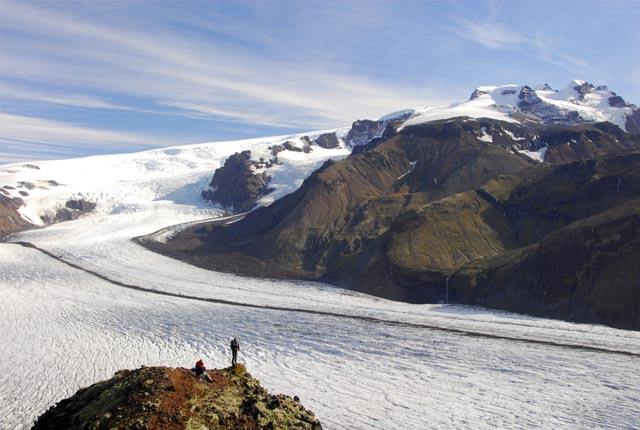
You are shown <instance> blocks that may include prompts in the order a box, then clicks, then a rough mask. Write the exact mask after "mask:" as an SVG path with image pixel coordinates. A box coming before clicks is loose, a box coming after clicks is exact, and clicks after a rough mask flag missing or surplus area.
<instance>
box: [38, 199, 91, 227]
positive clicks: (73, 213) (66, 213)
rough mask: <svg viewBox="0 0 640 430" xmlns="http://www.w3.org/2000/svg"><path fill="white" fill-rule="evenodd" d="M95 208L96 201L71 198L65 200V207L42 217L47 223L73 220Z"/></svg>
mask: <svg viewBox="0 0 640 430" xmlns="http://www.w3.org/2000/svg"><path fill="white" fill-rule="evenodd" d="M95 208H96V203H95V202H92V201H89V200H85V199H70V200H67V201H66V202H65V205H64V207H61V208H59V209H56V210H54V211H52V212H51V213H49V214H46V215H42V216H41V217H40V218H42V221H43V222H44V223H45V224H54V223H57V222H64V221H71V220H74V219H78V218H79V217H80V216H82V215H84V214H86V213H89V212H91V211H93V210H94V209H95Z"/></svg>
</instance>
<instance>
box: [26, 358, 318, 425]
mask: <svg viewBox="0 0 640 430" xmlns="http://www.w3.org/2000/svg"><path fill="white" fill-rule="evenodd" d="M209 375H210V376H211V379H212V382H207V381H205V380H203V379H199V378H197V377H196V376H195V375H194V373H193V372H192V371H190V370H187V369H174V368H167V367H142V368H140V369H137V370H122V371H119V372H117V373H116V374H115V375H114V376H113V378H111V379H109V380H107V381H102V382H98V383H96V384H94V385H92V386H90V387H87V388H82V389H81V390H80V391H78V392H77V393H76V394H75V395H73V396H72V397H70V398H68V399H65V400H62V401H60V402H59V403H58V404H56V405H55V406H53V407H51V408H50V409H49V410H48V411H46V412H45V413H44V414H43V415H41V416H40V417H39V418H38V419H37V420H36V422H35V424H34V426H33V429H34V430H45V429H51V430H53V429H65V430H74V429H78V430H80V429H88V428H91V429H96V430H99V429H139V430H145V429H148V430H153V429H166V430H173V429H176V430H177V429H196V428H216V429H220V430H224V429H239V428H243V429H273V430H277V429H282V430H284V429H291V428H297V429H308V430H320V429H322V425H321V424H320V422H319V421H318V420H317V419H316V418H315V416H314V414H313V412H311V411H308V410H306V409H305V408H304V407H303V406H302V404H300V402H299V400H298V399H297V397H296V398H291V397H289V396H285V395H282V394H278V395H272V394H269V393H268V392H267V391H266V390H265V389H264V388H262V387H261V386H260V382H259V381H258V380H256V379H254V378H252V377H251V375H249V374H248V373H247V372H246V369H245V368H244V366H243V365H241V364H238V365H236V366H234V367H229V368H227V369H223V370H211V371H209Z"/></svg>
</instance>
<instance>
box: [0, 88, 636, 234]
mask: <svg viewBox="0 0 640 430" xmlns="http://www.w3.org/2000/svg"><path fill="white" fill-rule="evenodd" d="M459 116H466V117H470V118H492V119H496V120H500V121H506V122H511V123H514V124H521V125H523V126H528V125H529V124H532V123H542V124H564V125H574V124H579V123H589V122H601V121H609V122H612V123H613V124H616V125H617V126H619V127H620V128H621V129H622V130H627V131H630V132H634V130H636V128H638V131H640V127H638V126H640V121H637V118H636V117H638V118H640V110H639V109H637V108H636V107H635V105H631V104H628V103H626V102H625V101H624V99H622V98H621V97H620V96H618V95H616V94H615V93H614V92H613V91H610V90H608V89H607V87H605V86H599V87H594V86H593V85H591V84H589V83H587V82H584V81H578V80H576V81H573V82H571V83H570V84H568V85H567V86H566V87H565V88H564V89H562V90H560V91H555V90H553V89H551V88H550V87H549V86H548V85H541V86H538V87H536V88H535V89H532V88H531V87H529V86H526V85H524V86H518V85H503V86H492V87H490V86H487V87H480V88H477V89H476V90H475V91H474V92H473V93H472V95H471V97H470V99H469V100H466V101H463V102H459V103H454V104H452V105H450V106H446V107H433V108H414V109H407V110H403V111H398V112H393V113H391V114H388V115H385V116H383V117H381V118H379V119H378V120H357V121H354V122H353V124H352V126H351V127H345V128H340V129H335V130H325V131H319V132H309V133H301V134H298V135H289V136H275V137H268V138H258V139H248V140H241V141H231V142H213V143H205V144H198V145H188V146H178V147H172V148H163V149H157V150H151V151H145V152H140V153H136V154H127V155H108V156H96V157H87V158H81V159H72V160H60V161H42V162H37V163H16V164H10V165H5V166H2V168H1V169H0V193H2V195H3V196H2V197H3V198H4V199H10V200H11V201H12V202H11V204H12V205H15V206H18V208H19V209H18V210H19V213H20V215H21V217H22V218H23V219H24V220H26V221H28V222H29V223H31V224H34V225H44V224H46V223H49V222H52V221H56V220H58V221H60V220H64V219H69V218H72V217H75V216H78V215H79V214H81V213H82V212H83V210H82V208H83V207H85V206H86V205H87V204H89V207H90V209H94V208H93V205H95V210H97V211H102V212H112V213H120V212H126V211H130V210H132V208H134V207H136V206H139V205H147V204H148V202H150V201H158V200H162V199H164V198H167V199H169V200H171V201H173V202H174V203H185V204H186V205H187V206H186V207H193V206H194V205H195V206H201V205H202V202H201V201H200V200H201V197H200V194H201V193H202V192H203V191H204V192H205V193H210V192H212V191H215V187H210V184H209V183H208V182H209V181H210V179H211V178H210V176H211V174H212V172H214V171H215V170H216V169H218V168H220V167H222V166H223V165H224V163H225V160H227V159H228V157H230V156H231V155H233V154H234V153H240V152H242V151H250V156H249V158H250V160H251V161H250V164H251V166H250V169H251V171H252V172H253V173H254V174H256V175H260V174H262V175H263V176H264V177H265V178H267V180H266V181H265V182H266V184H265V189H267V188H268V190H269V193H262V194H260V195H259V196H258V197H257V199H256V203H257V205H258V206H263V205H268V204H271V203H272V202H274V201H275V200H277V199H278V198H280V197H282V196H284V195H286V194H289V193H291V192H293V191H294V190H295V189H297V188H298V187H299V186H300V185H301V184H302V181H303V180H304V178H306V177H307V176H308V175H309V174H310V173H311V172H313V171H314V170H315V169H316V168H318V167H319V166H320V165H321V164H322V163H323V162H324V161H326V160H328V159H334V160H335V159H341V158H344V157H346V156H347V155H348V154H349V153H350V152H351V151H352V150H353V148H354V147H358V146H360V147H361V146H363V145H365V144H367V143H368V142H370V141H371V140H373V139H380V138H382V137H383V136H384V135H385V130H387V131H388V134H389V135H390V134H392V133H394V132H395V131H396V130H402V129H403V128H405V127H409V126H412V125H417V124H422V123H425V122H430V121H436V120H440V119H447V118H453V117H459ZM634 121H636V122H634ZM504 133H511V132H510V131H509V130H506V131H504ZM484 138H485V139H489V138H490V136H488V135H486V136H485V137H484ZM513 138H514V140H515V141H516V145H515V146H514V150H519V151H521V152H523V153H525V154H527V155H529V156H530V157H532V158H534V159H538V160H541V161H542V160H544V153H545V152H546V150H547V144H546V143H544V142H540V141H539V139H538V137H537V135H535V134H533V133H531V134H530V135H529V136H515V135H514V136H513ZM114 178H117V182H115V184H114ZM125 183H126V184H128V185H127V186H124V184H125ZM144 184H153V185H144ZM209 195H210V194H209ZM82 202H86V203H82ZM78 207H80V209H78ZM8 217H11V215H7V216H6V217H5V218H6V219H7V221H6V222H7V223H9V224H11V223H14V224H16V226H18V223H16V222H15V220H10V219H9V218H8ZM19 227H20V228H22V225H20V226H19Z"/></svg>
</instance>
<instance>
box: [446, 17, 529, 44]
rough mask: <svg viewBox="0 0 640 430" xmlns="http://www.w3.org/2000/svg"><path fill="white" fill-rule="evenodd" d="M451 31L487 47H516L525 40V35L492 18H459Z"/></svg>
mask: <svg viewBox="0 0 640 430" xmlns="http://www.w3.org/2000/svg"><path fill="white" fill-rule="evenodd" d="M456 21H457V26H456V28H454V29H453V32H454V33H456V34H458V35H459V36H462V37H464V38H465V39H468V40H470V41H472V42H475V43H479V44H481V45H483V46H486V47H487V48H492V49H505V48H512V47H517V46H519V45H521V44H522V43H524V42H525V41H526V39H525V37H524V36H522V35H520V34H518V33H516V32H514V31H512V30H510V29H508V28H507V27H505V26H503V25H501V24H498V23H496V22H495V21H493V20H487V21H482V22H473V21H469V20H467V19H463V18H459V19H457V20H456Z"/></svg>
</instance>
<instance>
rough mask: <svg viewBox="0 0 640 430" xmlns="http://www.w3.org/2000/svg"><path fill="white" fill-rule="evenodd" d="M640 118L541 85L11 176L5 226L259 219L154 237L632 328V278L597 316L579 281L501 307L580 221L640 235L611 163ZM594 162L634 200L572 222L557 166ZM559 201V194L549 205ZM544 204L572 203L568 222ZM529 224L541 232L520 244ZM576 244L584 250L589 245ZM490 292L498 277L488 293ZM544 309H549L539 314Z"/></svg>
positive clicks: (614, 102) (359, 283)
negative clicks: (499, 192) (325, 126)
mask: <svg viewBox="0 0 640 430" xmlns="http://www.w3.org/2000/svg"><path fill="white" fill-rule="evenodd" d="M638 112H639V110H638V109H637V107H635V106H634V105H631V104H629V103H627V102H626V101H624V99H622V98H621V97H620V96H618V95H617V94H615V93H614V92H612V91H610V90H608V89H607V88H606V87H604V86H599V87H595V86H593V85H591V84H588V83H586V82H583V81H574V82H572V83H570V84H569V85H567V86H566V87H565V88H564V89H562V90H560V91H555V90H552V89H551V88H549V86H546V85H543V86H539V87H534V88H532V87H529V86H526V85H523V86H516V85H506V86H496V87H480V88H478V89H476V90H475V91H474V92H473V93H472V95H471V97H470V98H469V100H466V101H463V102H460V103H456V104H453V105H451V106H446V107H437V108H415V109H408V110H404V111H400V112H394V113H392V114H389V115H386V116H384V117H382V118H380V119H378V120H358V121H355V122H354V123H353V124H352V126H351V127H350V128H343V129H337V130H323V131H318V132H310V133H304V134H298V135H288V136H276V137H271V138H262V139H250V140H246V141H238V142H226V143H225V142H223V143H207V144H200V145H190V146H184V147H175V148H164V149H160V150H153V151H146V152H141V153H137V154H127V155H114V156H102V157H88V158H85V159H77V160H64V161H55V162H54V161H52V162H38V163H36V164H15V165H9V166H4V170H2V171H1V172H0V188H1V189H2V193H3V195H4V197H5V198H4V199H3V201H2V204H3V208H4V213H6V214H7V215H6V217H5V220H6V221H5V223H4V224H3V228H11V229H14V230H15V229H22V228H26V227H28V226H29V225H28V224H27V225H21V226H16V225H15V223H13V221H12V220H14V219H16V214H19V215H20V216H21V217H22V220H23V221H26V222H28V223H30V224H32V225H34V226H41V225H46V224H48V223H52V222H59V221H64V220H66V219H74V218H76V217H79V216H82V215H83V214H85V213H87V211H93V212H99V213H103V214H105V213H106V214H113V215H118V214H122V213H137V212H139V211H142V210H144V209H145V208H146V209H150V208H153V210H154V212H155V213H156V218H157V220H156V221H157V223H156V224H157V225H158V228H162V227H166V225H167V224H168V223H171V220H169V219H167V221H166V223H167V224H162V223H161V222H160V221H161V220H162V219H163V218H162V217H163V216H165V215H166V216H167V217H169V216H171V215H170V214H171V213H175V210H176V208H179V210H180V211H181V213H185V214H188V217H187V218H186V219H187V221H193V222H197V221H199V220H202V219H204V218H207V217H209V218H212V217H220V215H222V214H224V213H225V212H228V211H234V212H244V211H247V210H250V212H249V213H247V214H244V215H241V216H240V218H242V219H240V220H238V218H237V217H236V218H233V219H234V222H233V223H230V224H229V225H221V222H223V221H220V220H216V221H215V222H214V223H209V224H208V223H197V224H189V223H187V224H185V225H181V226H176V227H175V228H172V229H169V230H166V232H167V234H165V235H163V236H162V237H161V240H160V241H154V240H144V241H143V242H144V244H145V245H146V246H149V247H151V248H153V249H154V250H157V251H160V252H163V253H166V254H168V255H171V256H173V257H176V258H179V259H182V260H185V261H188V262H190V263H193V264H196V265H198V266H201V267H205V268H208V269H216V270H222V271H228V272H233V273H239V274H243V275H252V276H261V277H278V278H289V277H293V278H302V279H312V280H321V281H325V282H329V283H332V284H334V285H338V286H341V287H345V288H349V289H354V290H358V291H363V292H366V293H369V294H374V295H378V296H381V297H386V298H390V299H394V300H402V301H408V302H417V303H424V302H441V301H445V300H448V299H451V300H455V301H456V302H460V303H470V304H483V305H485V306H494V307H497V308H501V309H511V310H517V311H518V312H525V313H531V314H536V315H543V316H554V317H558V318H566V319H571V320H575V321H591V322H605V323H607V324H611V325H616V326H620V327H634V326H636V325H637V324H638V323H637V316H636V315H637V311H635V310H633V309H635V308H634V306H636V305H635V304H634V303H635V302H633V301H630V302H629V303H631V305H630V308H629V309H631V310H624V312H623V314H624V315H622V316H620V317H615V315H617V314H618V311H617V310H616V309H617V307H616V306H618V302H619V298H620V297H623V296H624V295H623V296H616V294H617V293H616V292H617V291H620V288H623V289H624V288H627V287H628V288H630V291H635V290H634V288H635V285H636V284H635V283H633V282H635V279H636V278H634V277H633V276H632V278H630V279H631V281H629V282H627V281H626V280H624V279H626V278H621V277H619V279H620V280H619V281H616V282H613V284H615V285H618V284H620V285H622V284H624V285H623V286H616V287H615V288H613V289H610V290H607V293H606V296H607V298H608V300H609V298H610V297H614V296H615V297H618V298H616V299H615V300H612V303H609V304H608V305H607V306H608V307H605V308H603V309H601V310H596V308H597V306H599V305H598V304H597V303H595V304H594V306H595V307H594V306H591V305H585V303H591V302H592V301H597V302H598V303H600V302H602V299H601V298H597V297H596V296H594V297H596V298H589V297H587V296H590V295H592V294H596V291H599V289H598V288H595V287H594V285H595V284H594V282H595V283H597V282H600V281H597V282H596V281H595V280H594V279H595V278H593V276H592V277H589V276H585V277H582V278H580V279H582V280H581V281H580V282H582V284H580V282H578V283H574V284H572V285H571V286H570V287H568V288H569V291H570V292H571V294H562V295H561V296H562V297H556V298H554V299H553V300H551V299H552V298H553V297H555V296H554V295H553V294H551V295H549V294H548V293H547V294H546V295H542V296H540V297H538V296H535V294H534V295H533V296H531V295H526V294H520V295H518V294H515V295H514V294H505V291H515V290H514V289H513V288H511V287H510V288H508V289H507V288H506V287H504V285H503V284H504V283H508V282H509V279H510V278H509V277H507V276H506V275H505V276H502V277H497V278H493V277H492V276H494V275H495V276H498V274H506V273H511V272H509V270H516V269H515V268H514V267H516V266H514V265H513V264H515V262H516V261H518V262H520V263H521V265H520V266H517V267H520V268H522V269H523V270H522V271H521V272H519V273H532V274H533V273H537V272H536V271H545V270H546V269H545V268H546V267H547V266H544V265H543V266H541V264H542V263H540V261H541V259H543V257H542V256H543V255H551V254H549V253H548V252H547V254H541V253H542V252H543V251H545V250H547V251H548V248H545V246H544V245H545V244H546V243H552V242H545V241H547V240H548V241H551V240H552V239H553V238H557V237H565V238H566V237H567V236H562V235H563V234H568V235H578V236H576V237H581V236H579V235H580V234H583V233H584V231H583V230H580V229H579V228H577V226H579V225H593V228H594V229H596V230H597V231H599V232H601V234H603V235H604V234H605V233H606V232H609V233H607V234H611V235H616V234H618V233H615V232H614V230H611V229H609V230H607V229H604V228H603V229H600V223H601V222H609V221H607V220H608V219H609V218H608V217H607V214H609V215H611V216H612V217H613V218H611V220H613V221H611V222H614V221H615V223H618V222H620V223H622V224H624V225H627V224H625V223H629V222H631V223H633V219H634V218H633V214H632V213H631V214H629V213H628V212H627V211H626V209H625V210H623V209H620V208H628V207H633V204H632V203H629V202H631V201H632V200H633V198H634V196H635V194H634V193H635V192H636V190H635V188H634V187H633V186H627V185H626V184H627V181H630V183H631V184H633V183H634V182H633V181H635V177H634V176H633V174H631V173H629V172H627V171H625V172H626V173H625V176H620V175H619V176H616V175H618V173H616V172H617V171H616V170H615V168H614V166H615V165H616V164H615V163H613V162H610V163H609V162H604V161H605V160H606V159H617V158H618V157H620V156H622V155H625V154H626V155H628V156H629V158H628V159H629V161H628V162H630V163H633V162H635V160H636V157H635V153H636V152H637V151H638V149H639V139H640V138H639V135H638V133H637V125H638V122H637V119H638V116H639V115H640V114H639V113H638ZM588 160H599V161H601V162H602V163H601V164H598V165H597V168H595V171H596V173H594V175H596V176H594V178H596V179H597V178H599V177H606V178H609V180H610V181H613V182H616V181H620V184H621V187H622V190H623V191H624V193H623V195H624V196H625V197H624V199H623V200H615V201H613V200H611V201H609V200H606V199H604V200H603V199H601V198H600V197H598V198H595V197H594V196H595V195H593V196H592V194H589V193H590V192H591V191H589V192H587V191H588V190H583V189H581V192H584V193H586V194H585V195H586V196H592V197H593V198H585V199H584V200H581V201H580V202H578V203H575V204H579V205H580V207H581V208H582V209H581V210H580V211H577V212H571V211H570V210H569V209H568V207H565V206H562V204H560V203H559V202H560V201H561V200H562V199H565V200H566V201H569V202H571V201H572V200H571V199H570V198H569V197H570V196H571V193H574V192H576V190H577V188H575V187H572V186H569V185H568V184H567V183H564V182H562V180H561V175H555V174H552V173H550V172H551V170H549V169H551V168H555V167H554V166H564V167H563V168H565V169H568V171H571V172H573V170H574V169H577V171H581V170H580V166H581V164H580V163H581V162H584V161H588ZM576 163H577V164H576ZM558 168H559V167H558ZM611 169H613V170H611ZM630 169H631V170H633V169H632V167H630ZM572 174H574V173H572ZM575 175H577V176H576V178H578V179H577V180H579V181H582V182H584V183H585V184H591V185H590V186H593V187H595V188H594V189H597V186H600V185H594V184H600V182H594V183H592V182H593V181H592V180H593V178H592V177H590V176H584V177H583V176H580V175H578V173H575ZM501 178H507V179H504V180H505V181H506V182H508V183H509V184H511V185H510V186H511V187H512V188H507V189H509V190H511V191H509V193H515V192H516V190H522V189H524V188H526V186H531V187H532V190H535V192H534V191H532V193H533V195H535V196H537V197H536V198H537V199H538V201H537V203H536V204H535V205H534V204H533V203H532V202H529V203H527V204H528V205H529V206H525V207H524V208H523V207H521V206H520V205H521V204H522V202H521V201H520V200H518V199H517V198H516V197H517V196H515V195H514V196H512V195H511V194H509V195H505V196H501V199H497V198H496V197H495V196H493V194H491V193H490V192H488V191H486V190H485V188H486V187H487V186H488V184H489V183H490V181H492V180H493V181H498V180H500V179H501ZM536 181H541V182H540V183H539V184H538V182H536ZM506 182H505V183H506ZM582 182H581V183H582ZM536 184H538V185H536ZM616 184H617V182H616ZM547 189H548V190H550V191H554V192H551V193H545V192H542V191H545V190H547ZM606 189H607V190H609V191H610V190H611V188H610V187H609V188H606ZM616 189H617V188H616ZM483 190H485V191H483ZM505 192H506V191H505ZM563 196H564V197H563ZM203 197H204V199H203ZM596 197H597V196H596ZM562 201H564V200H562ZM603 202H604V203H603ZM163 205H164V206H163ZM625 205H628V206H625ZM169 206H170V207H171V209H170V210H167V211H164V210H162V209H161V208H163V207H167V209H168V208H169ZM540 207H545V208H558V207H560V208H561V210H562V211H563V212H561V213H562V216H560V215H558V213H560V212H558V213H554V212H544V211H542V210H541V209H540ZM532 208H534V209H535V210H534V209H532ZM559 210H560V209H559ZM609 210H611V211H612V212H607V211H609ZM618 210H619V212H618ZM523 211H532V212H531V213H532V214H533V215H532V214H530V213H529V212H523ZM165 212H166V214H165ZM568 213H570V215H567V214H568ZM523 214H529V215H527V216H529V218H526V216H525V215H523ZM621 214H626V215H624V216H622V215H621ZM614 215H616V216H617V215H620V216H621V218H615V217H614ZM627 215H628V217H627ZM556 216H557V217H559V218H558V219H556V218H554V217H556ZM524 218H526V220H528V221H526V222H525V220H523V219H524ZM614 218H615V220H614ZM182 219H183V220H184V218H182ZM531 220H535V222H537V223H538V224H537V225H536V226H535V228H534V227H532V226H530V225H529V224H527V223H531V222H534V221H531ZM156 221H154V222H156ZM21 222H22V221H21ZM174 223H175V222H174ZM576 223H578V224H576ZM580 223H582V224H580ZM592 223H598V224H597V226H596V225H595V224H592ZM156 224H154V225H156ZM574 224H575V225H574ZM622 224H620V225H622ZM522 225H525V226H527V227H526V231H527V232H529V233H527V234H524V233H523V230H522V228H523V227H522ZM616 225H617V224H616ZM7 226H8V227H7ZM574 227H575V228H574ZM149 228H150V231H154V230H153V229H152V227H151V226H150V227H149ZM620 228H622V227H620ZM6 231H9V230H6ZM531 231H538V233H537V234H533V233H530V232H531ZM594 231H595V230H594ZM154 237H155V236H154ZM158 237H160V236H158ZM572 237H573V236H572ZM616 237H617V236H616ZM631 239H632V237H631V236H629V235H623V236H622V242H621V243H620V244H619V245H620V246H622V248H623V249H627V248H625V246H627V245H628V248H629V249H630V251H629V252H630V255H635V254H633V252H635V251H634V249H635V248H634V246H635V245H634V244H633V242H632V241H631ZM603 240H604V239H603ZM553 243H555V242H553ZM566 243H569V244H571V245H570V246H579V245H578V242H577V239H575V240H573V239H572V240H569V239H566ZM615 243H618V242H615ZM623 245H624V246H623ZM536 246H537V248H536ZM567 246H569V245H567ZM582 248H583V249H584V251H585V254H584V255H583V257H582V259H581V260H580V261H577V260H576V261H575V267H576V269H575V270H578V271H580V270H582V271H588V270H592V269H590V268H591V267H592V266H593V264H595V263H594V261H595V260H597V258H596V257H597V256H598V255H599V254H598V253H599V252H602V248H598V247H589V246H583V247H582ZM525 251H526V252H525ZM545 252H546V251H545ZM565 252H566V248H565ZM589 253H591V254H589ZM625 255H626V254H625ZM536 256H537V257H536ZM534 257H535V258H534ZM625 258H626V257H624V258H622V260H620V261H626V260H625ZM598 261H600V260H598ZM534 263H535V264H534ZM536 264H537V266H536ZM545 264H548V263H545ZM598 264H599V263H598ZM607 264H608V263H607ZM607 264H604V265H600V266H598V265H596V266H597V267H598V268H597V269H594V270H595V272H594V273H596V274H597V273H601V272H600V271H601V270H603V271H610V270H612V269H605V268H604V267H605V266H606V267H609V265H607ZM525 266H526V267H525ZM567 267H570V266H566V267H565V266H563V267H557V268H555V269H553V270H560V269H563V270H564V269H566V268H567ZM572 267H573V266H572ZM611 267H613V266H611ZM525 269H526V270H525ZM567 270H568V269H567ZM560 273H565V272H561V271H558V272H557V274H558V276H560V275H559V274H560ZM567 273H569V272H567ZM576 273H577V272H576ZM602 273H604V272H602ZM607 273H609V272H607ZM611 273H613V272H611ZM628 273H631V274H633V273H634V272H633V271H629V272H628ZM509 276H511V275H509ZM563 276H569V275H568V274H566V273H565V275H563ZM594 276H596V275H594ZM607 276H609V275H607ZM611 276H613V275H611ZM512 278H513V276H512ZM447 279H448V281H447ZM494 279H495V280H497V281H495V282H498V280H499V282H498V283H496V284H495V285H494V284H492V285H488V284H486V282H494V281H492V280H494ZM526 279H527V282H524V281H522V284H521V285H522V287H521V288H529V289H531V290H535V291H546V290H549V288H551V282H556V281H552V280H553V279H556V278H553V277H549V276H544V277H542V278H541V279H542V280H537V281H536V280H533V275H531V276H529V277H527V278H526ZM598 279H599V278H598ZM602 279H605V278H602ZM616 279H618V278H616ZM632 281H633V282H632ZM563 282H564V281H563ZM567 282H568V281H567ZM603 282H604V281H603ZM589 283H590V284H589ZM587 284H589V285H590V286H587ZM446 285H448V287H446ZM563 285H564V284H563ZM581 285H582V286H581ZM503 287H504V288H503ZM585 288H586V290H585ZM545 289H546V290H545ZM572 294H573V295H572ZM580 294H581V295H582V296H580V297H577V296H576V295H580ZM598 294H600V293H598ZM625 294H626V293H625ZM601 295H602V294H601ZM534 296H535V297H534ZM500 297H502V298H503V299H500V300H499V298H500ZM532 297H533V298H534V299H535V300H538V301H537V302H535V303H536V304H535V306H534V305H533V303H534V301H535V300H534V301H531V300H533V299H532ZM541 297H542V299H544V298H545V297H547V298H549V300H542V299H541ZM625 297H626V296H625ZM556 299H557V300H556ZM578 299H580V300H582V302H580V303H578V301H579V300H578ZM554 300H556V301H554ZM562 300H565V302H563V303H560V302H561V301H562ZM620 300H622V299H620ZM516 302H517V303H516ZM613 302H615V303H613ZM568 303H572V304H571V305H568ZM589 306H591V307H589ZM634 312H635V313H634Z"/></svg>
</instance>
